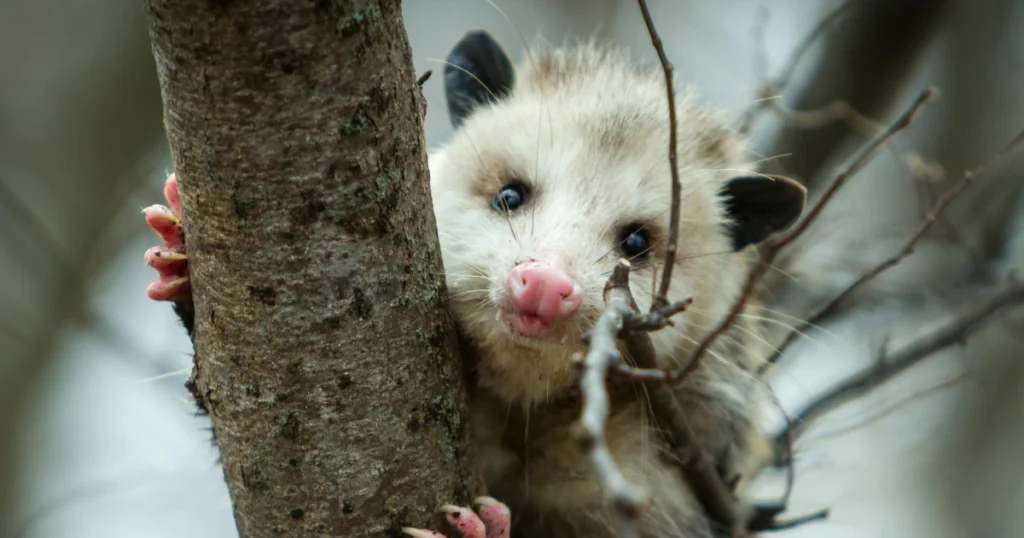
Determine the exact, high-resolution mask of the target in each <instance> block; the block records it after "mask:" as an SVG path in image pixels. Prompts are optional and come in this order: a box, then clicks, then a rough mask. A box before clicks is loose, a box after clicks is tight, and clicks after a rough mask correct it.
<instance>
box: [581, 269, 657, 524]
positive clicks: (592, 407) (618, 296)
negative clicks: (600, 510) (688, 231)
mask: <svg viewBox="0 0 1024 538" xmlns="http://www.w3.org/2000/svg"><path fill="white" fill-rule="evenodd" d="M622 290H625V293H622ZM604 300H605V310H604V313H603V314H601V318H600V319H598V321H597V323H596V324H595V325H594V328H593V329H591V330H590V331H589V332H588V333H587V340H588V344H589V346H590V351H589V352H588V353H587V356H586V358H584V359H582V360H581V361H580V365H581V367H582V370H583V372H582V376H581V379H580V390H581V392H582V397H583V406H582V411H581V413H580V420H579V422H578V423H577V424H576V427H575V429H574V436H575V438H576V442H577V443H578V444H579V445H580V448H582V449H583V451H584V452H586V453H587V455H588V457H589V458H590V461H591V463H592V464H593V467H594V471H595V472H596V473H597V475H598V480H600V482H601V485H602V487H603V489H604V492H605V498H606V499H608V501H609V504H610V505H611V506H612V507H613V509H614V511H613V513H614V515H615V517H616V522H615V523H616V525H615V526H616V529H617V532H618V536H619V537H620V538H625V537H635V536H637V530H636V526H635V523H634V520H635V519H636V518H637V517H638V516H639V514H640V509H641V507H642V505H643V504H644V502H645V501H646V497H645V495H646V494H645V493H644V492H643V491H642V490H640V489H639V488H637V487H636V486H634V485H632V484H630V483H629V482H628V481H627V480H626V478H625V477H624V476H623V475H622V472H621V471H619V468H618V467H617V466H616V465H615V461H614V460H613V459H612V455H611V452H610V451H609V450H608V444H607V443H606V442H605V437H604V426H605V422H606V421H607V419H608V412H609V407H610V403H609V397H608V389H607V387H606V386H605V378H606V377H607V375H608V371H609V370H610V369H612V368H614V367H616V366H617V365H619V364H622V362H623V360H622V355H621V354H620V353H619V350H618V346H617V343H616V338H617V336H618V335H619V333H620V331H622V329H623V327H624V326H625V322H624V318H625V317H627V316H629V315H630V314H631V313H632V312H633V298H632V296H631V295H630V294H629V262H628V261H626V260H620V261H619V263H618V264H617V265H616V266H615V269H614V270H613V271H612V276H611V277H610V278H609V279H608V283H607V284H606V285H605V289H604Z"/></svg>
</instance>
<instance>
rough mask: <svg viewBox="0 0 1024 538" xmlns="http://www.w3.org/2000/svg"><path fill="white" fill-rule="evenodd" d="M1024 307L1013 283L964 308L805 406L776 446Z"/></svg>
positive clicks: (1023, 288)
mask: <svg viewBox="0 0 1024 538" xmlns="http://www.w3.org/2000/svg"><path fill="white" fill-rule="evenodd" d="M1021 304H1024V283H1020V282H1017V283H1013V284H1012V285H1011V286H1010V287H1008V288H1007V289H1005V290H1003V291H1001V292H999V293H996V294H995V295H993V296H992V297H990V298H989V299H987V300H986V301H984V302H982V303H980V304H977V305H975V306H973V307H971V308H970V309H968V310H967V311H966V312H965V313H964V314H963V315H961V316H958V317H957V318H956V319H954V320H953V321H951V322H949V323H947V324H946V325H945V326H944V327H942V328H940V329H938V330H936V331H934V332H933V333H931V334H929V335H927V336H925V337H922V338H919V339H917V340H915V341H913V342H911V343H910V344H908V345H906V346H904V347H903V349H901V350H899V351H897V352H895V353H892V354H889V353H885V352H883V353H882V355H881V357H880V358H879V359H878V361H877V362H876V363H875V365H874V366H873V367H871V368H868V369H867V370H865V371H863V372H861V373H860V374H858V375H855V376H853V377H851V378H849V379H847V380H845V381H843V382H842V383H839V384H838V385H836V386H835V387H833V388H831V389H829V391H828V392H826V393H825V394H823V395H821V396H820V397H818V398H816V399H815V400H814V401H813V402H811V403H810V404H809V405H807V406H806V407H805V408H804V409H803V410H802V411H801V412H800V413H799V414H798V415H797V416H796V417H794V419H793V421H792V422H791V423H790V424H791V425H790V426H788V427H786V428H785V429H784V430H783V431H782V432H781V433H779V435H778V436H777V437H776V443H779V442H781V441H782V440H783V439H784V438H786V437H788V436H793V437H794V438H796V437H799V436H800V434H801V433H803V431H804V430H805V429H806V427H807V426H808V425H809V424H810V423H811V422H813V421H814V420H815V419H817V418H819V417H821V416H822V415H824V414H825V413H827V412H828V411H830V410H832V409H834V408H836V407H837V406H839V405H841V404H843V403H846V402H849V401H850V400H852V399H853V398H856V397H857V396H860V395H862V394H864V393H866V392H868V391H870V390H872V389H874V388H875V387H877V386H879V385H881V384H882V383H885V382H886V381H888V380H890V379H892V378H893V377H895V376H896V375H898V374H899V373H901V372H903V371H905V370H906V369H907V368H910V367H911V366H913V365H915V364H917V363H918V362H920V361H921V360H922V359H924V358H926V357H928V356H930V355H931V354H933V353H935V352H936V351H939V350H941V349H943V348H945V347H948V346H951V345H953V344H958V343H963V342H965V341H966V340H967V337H968V336H970V335H971V334H972V333H973V332H975V331H977V330H978V329H980V328H982V327H984V326H985V325H986V324H987V323H989V322H991V321H992V320H993V319H994V318H995V317H996V315H997V314H1000V313H1002V312H1005V311H1006V310H1008V309H1010V308H1013V307H1016V306H1019V305H1021Z"/></svg>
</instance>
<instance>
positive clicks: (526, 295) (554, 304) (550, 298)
mask: <svg viewBox="0 0 1024 538" xmlns="http://www.w3.org/2000/svg"><path fill="white" fill-rule="evenodd" d="M508 291H509V296H510V297H511V299H512V304H513V305H515V307H516V309H517V310H519V313H520V314H521V315H524V316H531V317H536V318H538V319H539V320H541V321H545V322H550V321H555V320H557V319H560V318H564V317H566V316H568V315H569V314H572V313H573V312H575V311H576V309H577V308H579V307H580V303H582V302H583V290H582V289H581V288H580V285H579V284H577V283H576V281H575V280H573V279H572V278H571V277H569V275H567V274H565V273H564V272H562V271H560V270H558V269H556V268H554V267H552V266H551V265H548V264H546V263H543V262H530V263H523V264H519V265H517V266H515V267H513V268H512V270H511V271H509V273H508Z"/></svg>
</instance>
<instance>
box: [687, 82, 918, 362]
mask: <svg viewBox="0 0 1024 538" xmlns="http://www.w3.org/2000/svg"><path fill="white" fill-rule="evenodd" d="M936 94H937V90H936V89H934V88H930V87H929V88H925V89H924V90H923V91H922V92H921V93H920V94H919V95H918V96H917V98H916V99H914V101H913V103H911V105H910V107H909V108H907V110H906V111H905V112H903V114H901V115H900V116H899V117H898V118H896V120H895V121H893V122H892V123H891V124H890V125H889V127H887V128H886V129H885V131H883V132H882V133H881V134H879V135H878V136H876V137H875V138H874V139H873V140H871V142H869V143H868V144H867V145H866V146H864V147H863V148H862V149H861V150H860V151H859V152H858V153H857V155H856V156H855V157H854V158H853V160H852V161H851V162H850V163H849V164H848V165H847V166H846V167H845V168H843V169H842V170H840V171H839V173H837V174H836V175H835V177H834V178H833V180H832V183H831V184H830V185H829V186H828V188H827V189H826V190H825V192H824V193H823V194H822V196H821V198H819V199H818V201H817V203H815V204H814V205H813V206H812V207H811V209H810V211H808V212H807V213H806V214H805V215H804V217H803V219H801V220H800V221H799V222H798V223H797V224H796V225H795V226H794V227H793V228H792V229H790V230H789V231H787V232H785V233H781V234H773V235H772V236H770V237H769V238H768V239H767V240H765V242H764V244H763V245H762V246H761V258H760V260H759V263H757V264H755V265H754V267H753V269H751V271H750V273H749V275H748V276H747V280H746V282H745V283H744V285H743V288H742V290H741V291H740V295H739V298H738V299H736V302H735V303H733V307H732V308H731V309H730V310H729V313H728V314H727V315H726V317H725V319H723V320H722V321H721V322H720V323H719V324H718V325H717V326H715V328H714V329H713V330H712V331H711V332H710V333H708V335H707V336H706V337H704V339H703V340H701V342H700V344H699V345H698V346H697V348H696V349H695V350H694V352H693V354H692V355H691V356H690V359H689V361H688V362H687V365H686V366H685V367H684V368H683V369H682V370H679V371H676V372H672V373H671V375H670V379H671V381H672V382H678V381H679V380H682V379H683V378H685V377H686V376H688V375H690V374H691V373H692V372H693V371H694V370H696V369H697V367H698V366H699V365H700V360H701V358H702V357H703V355H704V353H705V352H706V351H707V350H708V349H709V348H710V347H711V346H712V345H713V344H714V343H715V341H716V340H717V339H718V337H720V336H721V335H722V334H724V333H725V332H726V331H727V330H728V329H729V328H730V327H731V326H732V324H733V323H735V321H736V318H738V317H739V315H740V314H741V313H742V312H743V310H744V309H745V308H746V305H747V302H748V301H749V300H750V298H751V296H752V295H753V292H754V288H755V287H756V286H757V283H758V281H759V280H760V279H761V277H762V276H763V275H764V272H765V270H766V269H767V268H768V266H770V265H771V264H772V262H773V261H774V260H775V256H776V255H777V254H778V252H779V251H780V250H782V249H783V248H785V247H786V246H787V245H789V244H791V243H792V242H793V241H795V240H796V239H797V238H798V237H799V236H800V234H802V233H803V232H804V231H805V230H806V229H807V228H808V227H810V225H811V224H812V223H813V222H814V221H815V219H817V218H818V216H819V215H820V214H821V212H822V210H823V209H824V208H825V206H826V205H828V203H829V202H830V201H831V200H832V197H833V196H835V194H836V192H838V191H839V189H840V188H842V186H843V185H845V184H846V181H847V180H849V179H850V178H851V177H853V176H854V175H855V174H856V173H857V172H859V171H860V170H861V169H862V168H863V167H864V166H865V165H867V163H868V162H870V161H871V159H872V157H874V156H875V154H876V153H877V152H878V150H879V148H881V147H882V146H883V145H885V144H886V142H888V141H889V140H890V139H891V138H892V137H893V136H895V135H896V134H897V133H899V132H900V131H902V130H903V129H906V128H907V126H909V125H910V124H911V122H913V120H914V118H915V117H916V115H917V113H918V112H919V111H920V109H921V107H923V106H924V104H925V103H927V102H928V101H930V100H932V99H933V98H934V96H935V95H936Z"/></svg>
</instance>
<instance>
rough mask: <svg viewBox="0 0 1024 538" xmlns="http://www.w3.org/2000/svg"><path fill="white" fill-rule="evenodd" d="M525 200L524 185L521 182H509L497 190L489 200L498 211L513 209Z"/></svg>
mask: <svg viewBox="0 0 1024 538" xmlns="http://www.w3.org/2000/svg"><path fill="white" fill-rule="evenodd" d="M525 201H526V186H525V185H523V184H522V183H519V182H516V183H509V184H508V185H505V186H504V187H502V188H501V190H500V191H498V195H497V196H495V197H494V199H493V200H491V206H492V207H493V208H494V209H497V210H498V211H513V210H515V209H516V208H517V207H519V206H521V205H523V202H525Z"/></svg>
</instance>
